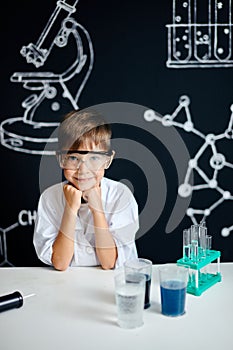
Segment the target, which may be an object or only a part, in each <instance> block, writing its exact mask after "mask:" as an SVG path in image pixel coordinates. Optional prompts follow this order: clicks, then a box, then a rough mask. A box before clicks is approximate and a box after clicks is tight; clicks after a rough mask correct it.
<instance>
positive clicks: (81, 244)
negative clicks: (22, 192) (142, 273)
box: [33, 177, 139, 267]
mask: <svg viewBox="0 0 233 350" xmlns="http://www.w3.org/2000/svg"><path fill="white" fill-rule="evenodd" d="M65 183H66V182H63V183H59V184H56V185H53V186H51V187H49V188H47V189H46V190H45V191H44V192H43V193H42V195H41V196H40V200H39V204H38V211H37V218H36V222H35V231H34V238H33V243H34V246H35V249H36V253H37V255H38V257H39V259H40V260H41V261H43V262H44V263H45V264H49V265H52V262H51V256H52V246H53V243H54V241H55V238H56V236H57V234H58V231H59V229H60V225H61V220H62V216H63V212H64V208H65V197H64V192H63V186H64V184H65ZM101 196H102V203H103V207H104V212H105V217H106V220H107V223H108V226H109V231H110V233H111V234H112V236H113V239H114V241H115V244H116V247H117V252H118V257H117V261H116V265H115V267H119V266H121V265H122V264H123V263H124V261H125V260H127V259H133V258H136V257H137V250H136V245H135V234H136V232H137V230H138V228H139V224H138V206H137V203H136V201H135V199H134V196H133V195H132V193H131V192H130V190H129V189H128V187H126V186H125V185H124V184H122V183H120V182H117V181H113V180H110V179H107V178H105V177H104V178H103V179H102V180H101ZM70 265H71V266H97V265H100V262H99V260H98V257H97V255H96V251H95V234H94V225H93V218H92V213H91V211H90V209H89V208H88V205H87V204H82V205H81V207H80V209H79V211H78V214H77V221H76V227H75V244H74V255H73V258H72V260H71V263H70Z"/></svg>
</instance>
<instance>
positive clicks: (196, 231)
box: [191, 225, 199, 263]
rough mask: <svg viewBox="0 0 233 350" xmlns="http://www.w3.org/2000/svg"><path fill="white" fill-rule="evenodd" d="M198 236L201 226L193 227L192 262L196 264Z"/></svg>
mask: <svg viewBox="0 0 233 350" xmlns="http://www.w3.org/2000/svg"><path fill="white" fill-rule="evenodd" d="M198 236H199V225H192V226H191V260H192V261H193V262H194V263H196V262H197V260H198Z"/></svg>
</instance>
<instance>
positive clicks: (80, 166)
mask: <svg viewBox="0 0 233 350" xmlns="http://www.w3.org/2000/svg"><path fill="white" fill-rule="evenodd" d="M77 170H79V171H86V170H89V169H88V167H87V165H86V162H85V160H82V159H80V160H79V163H78V166H77Z"/></svg>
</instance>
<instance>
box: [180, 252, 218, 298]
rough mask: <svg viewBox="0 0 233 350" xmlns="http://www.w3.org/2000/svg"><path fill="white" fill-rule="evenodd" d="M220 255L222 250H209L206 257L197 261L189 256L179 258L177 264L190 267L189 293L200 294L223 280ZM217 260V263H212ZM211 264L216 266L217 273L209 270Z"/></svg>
mask: <svg viewBox="0 0 233 350" xmlns="http://www.w3.org/2000/svg"><path fill="white" fill-rule="evenodd" d="M220 256H221V253H220V251H217V250H207V251H206V257H205V258H201V259H199V260H198V261H197V262H194V261H193V260H191V259H187V258H182V259H179V260H177V265H180V266H185V267H188V268H189V280H188V285H187V293H189V294H193V295H196V296H200V295H201V294H202V293H203V292H204V291H206V290H207V289H208V288H210V287H212V286H213V285H214V284H216V283H217V282H220V281H221V279H222V277H221V273H220ZM215 260H216V264H214V265H212V263H213V262H215ZM211 265H212V266H215V267H216V271H215V273H211V272H210V271H209V270H210V268H208V267H210V266H211Z"/></svg>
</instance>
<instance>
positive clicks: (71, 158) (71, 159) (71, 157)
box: [67, 156, 78, 162]
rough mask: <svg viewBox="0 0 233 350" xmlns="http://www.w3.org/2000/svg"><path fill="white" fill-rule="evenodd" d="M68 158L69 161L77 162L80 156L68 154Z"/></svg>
mask: <svg viewBox="0 0 233 350" xmlns="http://www.w3.org/2000/svg"><path fill="white" fill-rule="evenodd" d="M67 160H68V161H71V162H76V161H77V160H78V158H77V157H75V156H68V157H67Z"/></svg>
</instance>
